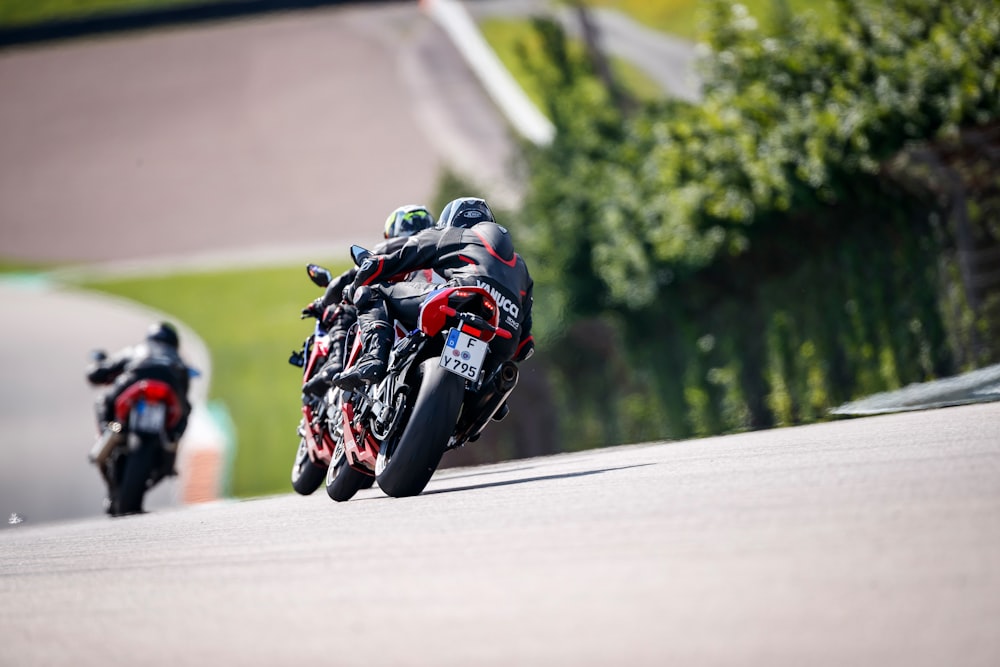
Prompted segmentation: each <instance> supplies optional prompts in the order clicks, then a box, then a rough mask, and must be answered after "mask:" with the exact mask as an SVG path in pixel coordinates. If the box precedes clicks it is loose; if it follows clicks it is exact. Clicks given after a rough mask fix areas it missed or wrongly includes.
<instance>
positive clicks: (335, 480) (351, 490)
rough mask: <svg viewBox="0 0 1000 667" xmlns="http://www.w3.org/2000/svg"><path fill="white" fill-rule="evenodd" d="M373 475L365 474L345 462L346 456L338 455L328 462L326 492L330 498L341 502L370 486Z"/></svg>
mask: <svg viewBox="0 0 1000 667" xmlns="http://www.w3.org/2000/svg"><path fill="white" fill-rule="evenodd" d="M374 482H375V476H374V475H366V474H365V473H363V472H359V471H357V470H355V469H354V468H352V467H351V466H349V465H348V464H347V457H346V456H343V455H342V456H340V457H339V458H338V459H337V460H335V461H333V462H331V463H330V467H329V468H328V469H327V471H326V494H327V495H328V496H330V499H331V500H335V501H337V502H338V503H342V502H344V501H346V500H350V499H351V498H353V497H354V494H356V493H357V492H358V491H360V490H361V489H367V488H370V487H371V485H372V484H373V483H374Z"/></svg>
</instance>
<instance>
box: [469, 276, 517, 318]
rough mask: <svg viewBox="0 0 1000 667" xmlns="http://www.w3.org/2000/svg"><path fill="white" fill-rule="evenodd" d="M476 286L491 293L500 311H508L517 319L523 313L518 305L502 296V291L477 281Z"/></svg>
mask: <svg viewBox="0 0 1000 667" xmlns="http://www.w3.org/2000/svg"><path fill="white" fill-rule="evenodd" d="M476 284H477V285H478V286H479V287H482V288H483V289H484V290H486V291H487V292H489V293H490V296H492V297H493V299H494V301H496V302H497V305H498V306H499V307H500V310H504V311H507V312H508V313H510V315H511V317H514V318H515V319H516V318H517V314H518V313H519V312H521V309H520V307H519V306H518V305H517V304H516V303H514V302H513V301H512V300H510V299H508V298H507V297H505V296H504V295H503V294H501V293H500V290H498V289H497V288H495V287H493V286H491V285H489V284H487V283H485V282H483V281H482V280H477V281H476Z"/></svg>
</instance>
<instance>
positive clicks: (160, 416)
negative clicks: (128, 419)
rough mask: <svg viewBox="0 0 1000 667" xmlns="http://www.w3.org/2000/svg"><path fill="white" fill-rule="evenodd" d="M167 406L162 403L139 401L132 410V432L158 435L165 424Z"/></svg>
mask: <svg viewBox="0 0 1000 667" xmlns="http://www.w3.org/2000/svg"><path fill="white" fill-rule="evenodd" d="M166 417H167V406H166V405H164V404H163V403H147V402H146V401H139V402H138V403H136V404H135V407H134V408H133V409H132V430H133V431H136V432H139V433H159V432H160V431H162V430H163V424H164V423H165V422H166V420H167V419H166Z"/></svg>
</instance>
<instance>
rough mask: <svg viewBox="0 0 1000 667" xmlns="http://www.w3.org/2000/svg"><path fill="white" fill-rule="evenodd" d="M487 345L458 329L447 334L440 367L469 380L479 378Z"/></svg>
mask: <svg viewBox="0 0 1000 667" xmlns="http://www.w3.org/2000/svg"><path fill="white" fill-rule="evenodd" d="M487 349H489V344H488V343H485V342H483V341H481V340H479V339H478V338H473V337H472V336H470V335H469V334H466V333H462V332H461V331H459V330H458V329H452V330H451V331H449V332H448V340H446V341H445V344H444V351H443V352H441V364H440V365H441V367H442V368H444V369H445V370H447V371H451V372H452V373H454V374H455V375H461V376H462V377H464V378H467V379H469V380H475V379H478V378H479V371H480V369H482V367H483V359H485V358H486V350H487Z"/></svg>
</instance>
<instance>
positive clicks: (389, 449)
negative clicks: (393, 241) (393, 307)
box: [326, 246, 518, 502]
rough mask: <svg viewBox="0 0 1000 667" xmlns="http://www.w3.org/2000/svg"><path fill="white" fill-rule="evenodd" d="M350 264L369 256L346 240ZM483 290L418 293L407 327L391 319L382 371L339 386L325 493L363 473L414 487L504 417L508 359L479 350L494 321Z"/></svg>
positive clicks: (356, 343) (396, 489)
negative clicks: (413, 319)
mask: <svg viewBox="0 0 1000 667" xmlns="http://www.w3.org/2000/svg"><path fill="white" fill-rule="evenodd" d="M351 254H352V257H353V259H354V262H355V264H357V265H359V266H360V265H361V264H362V263H363V262H364V260H365V259H366V258H367V257H368V256H369V255H370V253H369V252H368V251H367V250H365V249H364V248H362V247H361V246H352V247H351ZM498 323H499V308H498V307H497V304H496V301H495V299H494V297H493V296H492V295H491V294H490V292H489V291H488V290H486V289H483V288H481V287H475V286H461V287H456V286H450V287H443V288H441V289H438V290H435V291H433V292H431V293H429V294H428V295H427V297H426V298H425V299H424V302H423V304H422V305H421V308H420V315H419V318H418V322H417V326H416V328H415V329H413V330H412V331H407V330H406V329H405V328H404V327H403V326H402V325H401V324H400V323H399V322H397V323H396V326H395V327H394V330H395V333H396V339H395V342H394V344H393V346H392V349H391V351H390V353H389V363H388V371H387V373H386V376H385V378H384V379H383V380H382V381H381V382H379V383H377V384H372V385H369V386H368V387H366V388H365V389H364V390H339V391H340V397H339V400H338V403H339V413H340V414H339V418H340V430H339V433H338V436H340V437H339V439H337V440H336V441H335V442H336V445H335V449H334V452H333V456H332V458H331V461H330V464H329V467H328V469H327V474H326V490H327V494H328V495H329V496H330V498H332V499H333V500H335V501H338V502H343V501H346V500H349V499H350V498H352V497H353V496H354V495H355V494H356V493H357V491H358V490H359V489H361V488H363V485H364V484H366V483H369V484H370V481H369V480H372V479H373V478H374V480H376V481H377V482H378V486H379V488H380V489H381V490H382V491H383V492H384V493H386V494H387V495H389V496H392V497H405V496H415V495H418V494H419V493H421V492H422V491H423V490H424V488H425V487H426V486H427V484H428V482H429V481H430V479H431V477H432V476H433V475H434V472H435V471H436V470H437V467H438V464H439V463H440V461H441V457H442V456H443V455H444V453H445V452H446V451H448V450H451V449H455V448H457V447H461V446H463V445H465V444H466V443H468V442H474V441H475V440H477V439H478V438H479V436H480V434H481V433H482V431H483V430H484V429H485V428H486V426H487V425H488V424H489V422H490V421H491V420H496V421H499V420H501V419H503V418H504V417H505V416H506V414H507V405H506V400H507V398H508V396H510V394H511V392H512V391H513V390H514V387H515V386H516V385H517V378H518V370H517V365H516V364H514V363H513V362H512V361H503V362H499V363H498V362H497V361H496V360H495V359H493V358H491V357H490V355H489V354H488V352H489V350H490V343H491V341H493V340H494V339H495V338H497V337H499V338H510V337H511V335H512V334H511V332H509V331H507V330H506V329H503V328H501V327H500V326H499V324H498ZM348 340H350V341H352V344H351V345H350V347H349V350H350V351H349V353H348V358H347V360H346V363H345V368H350V367H351V366H353V365H354V364H355V363H357V360H358V358H359V357H360V356H361V353H362V336H361V332H360V331H359V329H358V326H357V324H355V326H354V328H353V329H352V332H351V335H350V336H349V337H348Z"/></svg>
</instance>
